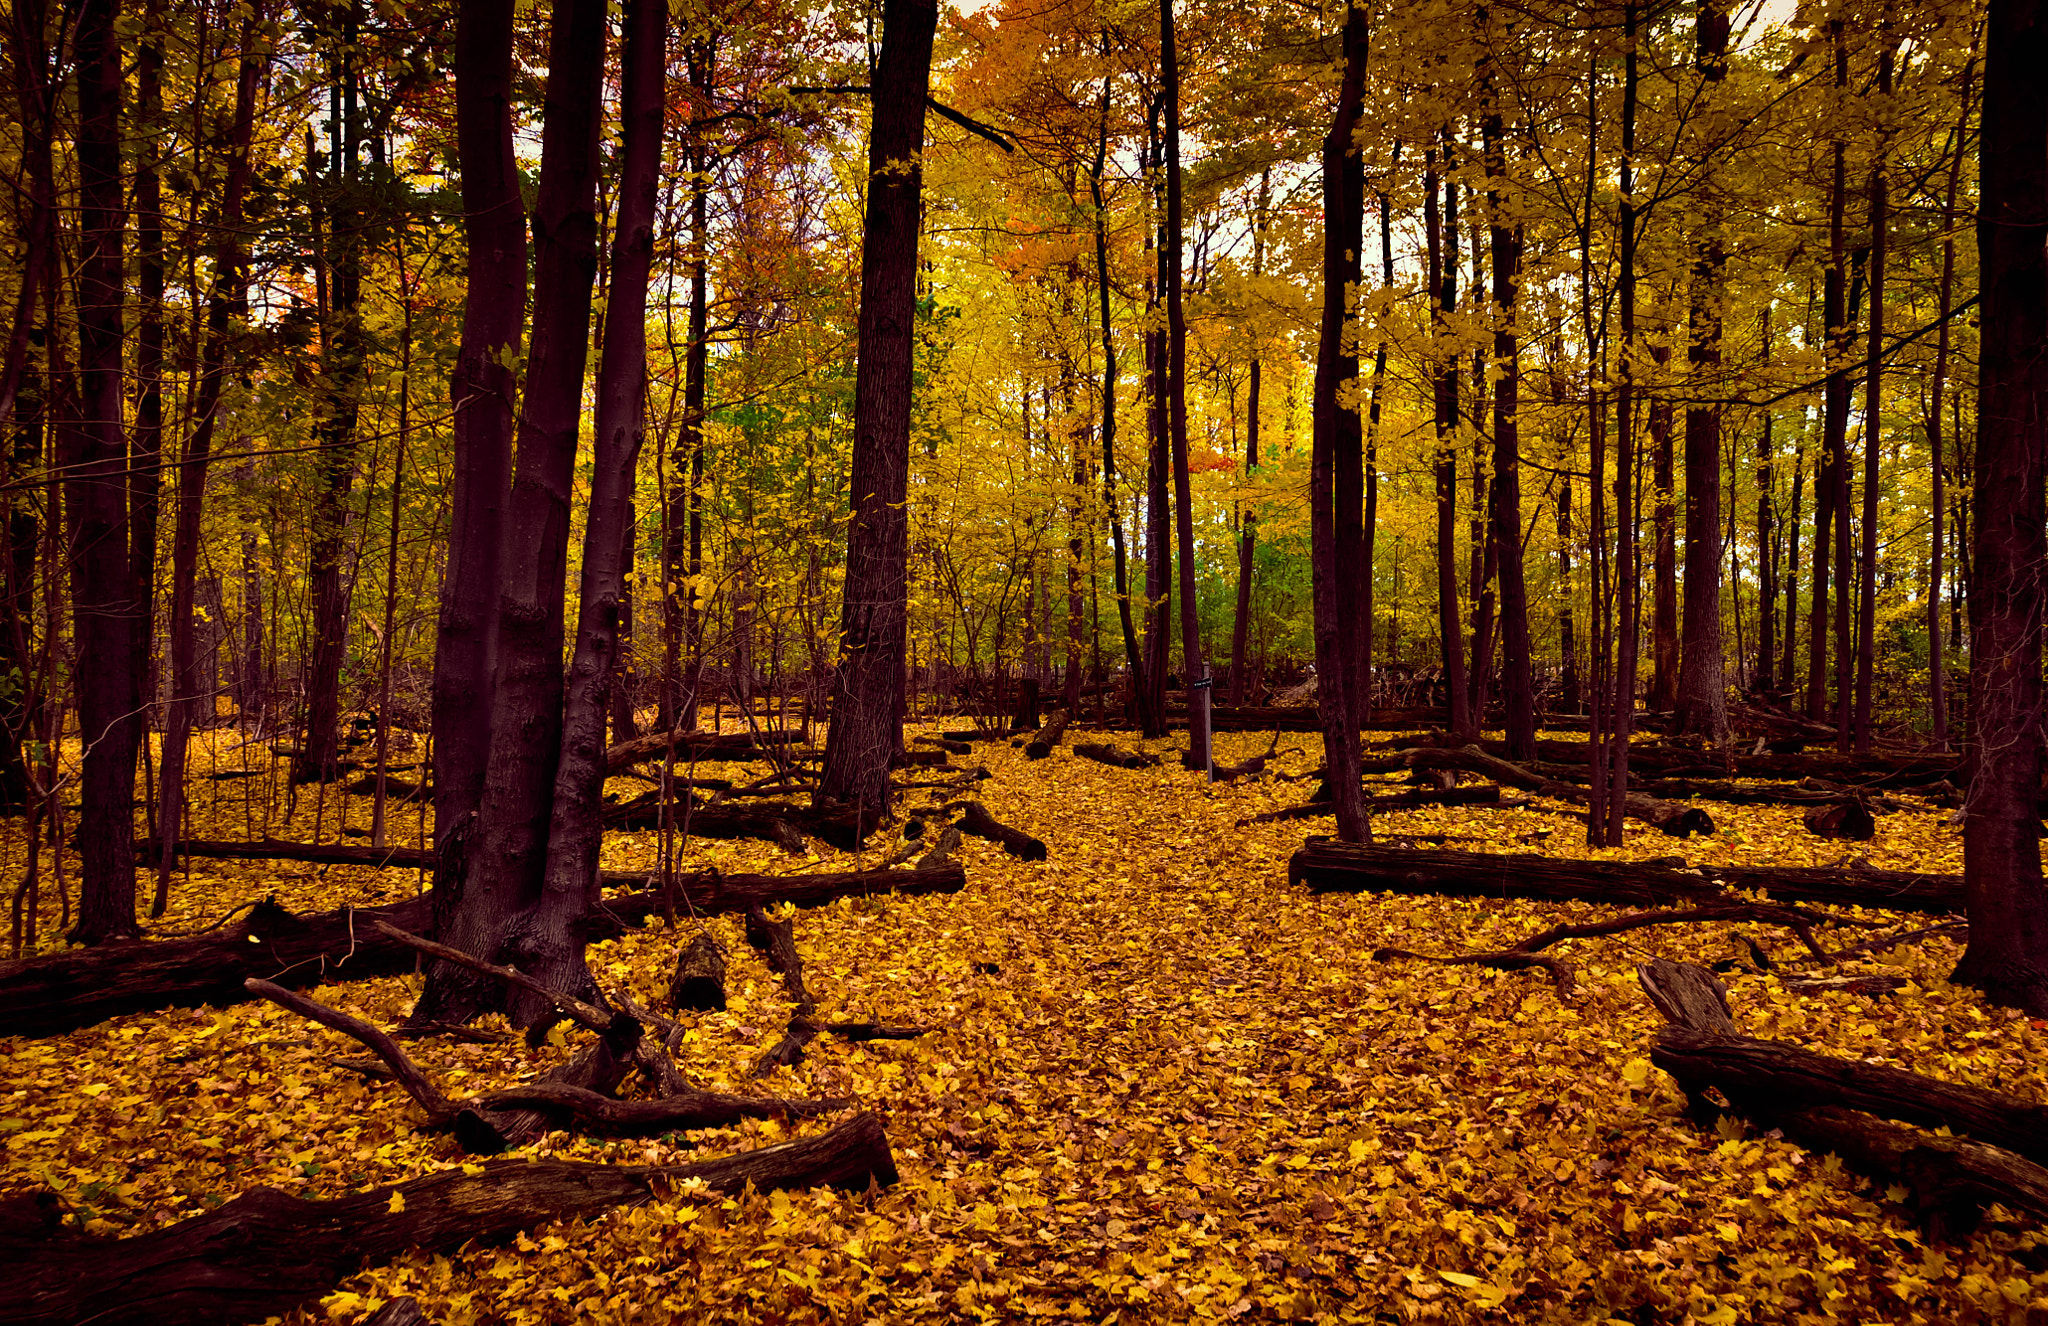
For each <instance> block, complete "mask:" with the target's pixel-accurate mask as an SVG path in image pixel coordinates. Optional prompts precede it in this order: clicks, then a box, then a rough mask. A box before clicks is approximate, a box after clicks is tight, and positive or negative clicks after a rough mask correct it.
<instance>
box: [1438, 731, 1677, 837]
mask: <svg viewBox="0 0 2048 1326" xmlns="http://www.w3.org/2000/svg"><path fill="white" fill-rule="evenodd" d="M1409 765H1410V767H1411V768H1415V769H1462V770H1464V771H1465V772H1467V773H1475V774H1478V775H1479V776H1480V777H1482V778H1490V779H1492V780H1493V781H1494V782H1496V783H1501V784H1503V785H1505V786H1508V787H1513V788H1518V789H1520V790H1521V791H1524V792H1534V793H1535V794H1536V795H1538V796H1545V797H1550V798H1551V799H1553V800H1556V801H1569V802H1572V803H1574V804H1576V805H1581V806H1583V805H1586V804H1588V803H1589V802H1590V800H1591V797H1590V794H1589V793H1588V792H1587V791H1586V789H1584V788H1582V787H1579V786H1577V785H1576V784H1573V783H1565V782H1560V781H1558V780H1557V779H1554V778H1544V777H1542V776H1540V775H1538V774H1534V773H1531V772H1530V771H1529V770H1527V769H1524V768H1522V767H1521V766H1520V765H1516V764H1510V763H1508V762H1507V761H1506V760H1503V759H1499V758H1497V757H1496V756H1492V755H1488V754H1487V753H1486V752H1485V751H1483V750H1481V749H1480V748H1479V747H1477V746H1462V747H1459V748H1457V749H1454V750H1448V749H1441V748H1434V747H1422V748H1419V749H1417V750H1415V751H1413V752H1412V753H1411V754H1410V756H1409ZM1624 809H1625V810H1626V811H1627V813H1628V815H1629V817H1630V818H1631V819H1639V820H1642V821H1643V822H1644V823H1646V824H1649V825H1651V826H1653V827H1655V828H1656V829H1658V830H1660V831H1661V832H1664V833H1668V834H1670V835H1671V836H1672V837H1674V838H1689V837H1691V836H1692V835H1693V834H1696V833H1712V832H1713V831H1714V819H1713V817H1712V816H1711V815H1709V814H1707V812H1706V811H1705V810H1702V809H1701V808H1700V807H1698V806H1687V805H1681V804H1679V803H1678V802H1675V801H1659V800H1657V799H1656V798H1655V797H1650V796H1644V795H1643V794H1642V793H1640V792H1636V791H1631V792H1629V794H1628V796H1627V797H1626V798H1625V800H1624Z"/></svg>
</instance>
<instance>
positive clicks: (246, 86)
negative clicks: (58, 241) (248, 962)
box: [150, 11, 270, 916]
mask: <svg viewBox="0 0 2048 1326" xmlns="http://www.w3.org/2000/svg"><path fill="white" fill-rule="evenodd" d="M264 17H265V15H264V13H263V12H262V11H258V12H257V13H255V14H254V15H253V16H252V17H251V19H250V21H248V22H246V23H244V24H243V25H242V37H241V59H240V62H239V72H238V73H237V74H236V77H235V118H234V121H233V124H232V125H231V127H230V128H229V130H228V147H227V152H228V160H227V179H226V181H225V182H224V184H223V185H222V188H221V201H220V209H219V212H218V213H217V214H216V216H215V219H214V224H215V227H216V229H215V238H214V248H213V288H212V290H211V291H209V292H208V295H207V305H206V345H205V349H204V350H203V351H202V352H201V357H200V358H201V362H200V368H199V381H198V383H197V399H196V400H195V402H194V404H193V409H192V420H193V422H192V433H191V436H190V437H189V438H187V439H186V442H185V448H184V454H183V455H182V456H181V457H180V458H179V464H178V474H177V495H178V502H177V513H176V516H175V517H174V524H173V527H172V531H171V613H170V636H171V641H170V643H171V704H170V710H169V712H168V713H167V715H166V720H167V721H166V722H165V724H164V758H163V782H162V791H161V793H160V796H159V804H160V806H161V809H160V810H159V812H158V815H157V837H158V839H159V840H160V841H161V843H162V844H163V849H162V854H161V856H160V857H159V858H158V860H157V880H156V898H155V900H154V901H153V902H152V904H151V907H150V914H151V915H152V916H160V915H162V914H163V909H164V906H165V904H166V902H167V899H168V890H169V887H170V874H171V867H172V865H173V863H174V861H175V860H176V855H177V853H176V844H177V841H178V839H179V838H180V837H182V836H183V834H184V805H185V759H186V751H187V749H188V747H189V745H190V741H191V733H192V728H193V726H194V722H195V720H196V718H197V716H198V715H197V710H198V708H199V705H200V702H201V700H202V698H206V699H210V691H211V688H210V687H208V686H207V685H206V684H205V676H204V675H203V673H204V670H203V669H202V666H201V663H200V655H199V648H198V630H197V624H196V622H195V620H194V608H195V604H194V601H193V591H194V586H195V583H196V579H197V576H198V573H199V535H200V528H201V520H202V517H203V515H204V512H205V504H206V478H207V467H208V464H209V463H210V461H211V460H212V457H213V434H214V429H215V427H216V426H217V422H218V419H219V415H220V398H221V390H222V388H223V387H224V386H225V384H226V380H227V349H228V337H229V333H230V330H231V328H232V325H233V321H234V318H235V316H236V315H237V314H238V313H239V312H241V310H242V309H243V308H244V307H245V306H246V305H247V302H248V288H249V279H248V272H247V269H246V264H245V259H244V257H243V247H242V246H243V239H242V227H243V217H242V212H243V199H244V197H245V196H246V195H247V193H248V189H249V177H250V157H249V147H250V143H251V142H252V141H253V139H254V136H255V128H256V93H257V89H258V86H259V84H260V83H261V81H262V79H263V76H264V71H265V70H266V68H267V67H268V65H269V61H270V56H269V53H268V51H267V50H264V49H262V48H261V43H262V41H263V38H262V36H261V29H260V27H259V26H258V25H259V23H260V22H261V21H262V19H263V18H264Z"/></svg>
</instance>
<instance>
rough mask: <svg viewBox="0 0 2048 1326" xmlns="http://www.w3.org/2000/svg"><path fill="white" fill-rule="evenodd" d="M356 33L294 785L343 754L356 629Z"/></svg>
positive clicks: (362, 196) (348, 19) (334, 188)
mask: <svg viewBox="0 0 2048 1326" xmlns="http://www.w3.org/2000/svg"><path fill="white" fill-rule="evenodd" d="M357 27H358V15H357V10H356V8H355V5H354V3H353V0H351V3H350V5H349V8H348V10H347V12H346V13H345V15H344V16H343V20H342V30H341V32H340V34H339V41H338V45H339V46H340V47H341V50H340V53H339V54H338V55H337V56H336V57H335V64H336V66H337V78H338V80H339V82H340V84H341V87H340V93H341V95H340V97H339V99H338V105H336V104H332V103H331V104H330V107H329V112H328V113H329V116H330V120H331V121H338V123H335V124H334V128H333V130H332V138H333V140H334V141H333V144H332V146H331V147H330V150H329V153H328V160H327V171H326V177H325V179H324V180H323V181H320V182H319V184H318V185H316V187H321V188H322V192H324V193H325V195H326V196H327V198H328V199H329V200H331V201H330V205H329V207H328V208H327V209H325V210H326V213H327V226H326V244H325V245H324V246H323V253H322V258H323V260H324V261H325V262H326V263H327V266H328V270H329V273H330V276H329V296H328V301H327V310H326V314H327V316H326V319H325V322H324V323H323V326H322V329H321V340H322V344H321V364H320V388H319V389H320V401H319V404H318V407H317V412H318V422H317V424H316V425H315V428H314V432H315V435H316V436H318V438H319V439H320V458H319V463H318V464H317V465H316V466H315V470H316V472H317V473H318V475H319V481H318V483H317V484H316V486H315V489H314V498H313V513H312V517H311V522H312V528H311V530H310V531H309V535H308V539H307V561H306V582H307V585H308V587H309V589H310V591H311V597H312V600H313V621H312V644H311V655H310V657H309V658H308V660H307V661H306V664H305V668H306V671H305V688H304V689H305V696H306V739H305V741H304V743H303V744H302V745H301V746H300V748H299V756H298V758H297V760H295V761H294V762H293V765H292V780H293V781H294V782H300V783H310V782H323V783H324V782H329V781H331V780H332V779H333V778H334V776H335V774H336V772H337V762H338V760H339V757H340V753H341V745H340V743H341V665H342V661H343V660H344V659H345V658H346V657H347V656H348V632H349V620H348V617H349V613H348V600H349V579H348V577H347V576H345V575H344V574H343V567H342V559H343V556H344V554H346V552H347V551H348V546H349V539H348V524H349V509H348V501H349V492H350V490H351V489H352V488H353V487H354V486H355V469H356V424H357V420H358V418H359V416H360V414H361V412H362V386H363V378H364V374H365V371H366V369H367V367H368V364H369V340H368V329H367V328H366V327H365V326H364V324H363V308H362V295H363V245H364V238H363V237H364V234H365V230H366V224H365V223H366V220H367V218H366V216H365V212H366V210H367V207H368V193H367V191H366V190H365V189H364V188H363V187H362V181H361V180H360V179H359V178H358V167H359V165H360V162H361V156H362V138H363V125H362V115H361V113H360V107H359V106H358V105H357V97H356V83H355V80H356V70H355V58H356V57H355V51H356V35H357ZM337 110H338V111H339V115H338V116H336V114H335V112H336V111H337ZM336 149H338V150H336ZM308 164H309V166H310V164H311V163H310V162H309V163H308ZM316 224H317V223H316Z"/></svg>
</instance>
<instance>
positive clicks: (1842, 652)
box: [1816, 19, 1856, 751]
mask: <svg viewBox="0 0 2048 1326" xmlns="http://www.w3.org/2000/svg"><path fill="white" fill-rule="evenodd" d="M1828 31H1829V34H1830V38H1831V40H1832V42H1833V45H1834V53H1835V93H1836V96H1837V98H1843V97H1846V96H1847V90H1848V87H1849V45H1848V38H1847V35H1846V25H1845V24H1844V22H1843V21H1842V20H1841V19H1836V20H1834V21H1833V22H1831V23H1829V24H1828ZM1842 114H1846V111H1845V110H1844V111H1838V112H1837V115H1838V116H1839V115H1842ZM1841 133H1842V130H1841V129H1837V130H1836V135H1837V136H1836V138H1835V141H1834V177H1833V180H1832V182H1831V184H1830V187H1829V193H1828V264H1829V266H1828V275H1829V279H1830V281H1831V282H1832V290H1833V292H1834V296H1835V298H1834V300H1833V301H1832V302H1830V303H1829V305H1828V310H1827V321H1828V327H1827V365H1828V376H1827V388H1826V390H1827V400H1826V426H1827V436H1826V446H1827V467H1828V481H1827V484H1826V485H1825V491H1826V496H1825V497H1824V498H1822V500H1823V501H1825V502H1826V504H1827V507H1828V520H1829V523H1830V525H1831V527H1832V528H1833V530H1834V544H1833V547H1832V548H1831V550H1830V553H1829V556H1830V558H1831V560H1832V561H1833V564H1834V578H1835V584H1834V597H1833V600H1832V607H1833V618H1834V636H1835V640H1834V651H1835V677H1834V684H1835V703H1834V718H1835V744H1836V746H1837V747H1838V748H1840V749H1841V750H1844V751H1846V750H1848V749H1849V739H1850V732H1849V720H1850V703H1851V698H1852V697H1851V686H1852V684H1853V678H1852V671H1851V670H1852V668H1853V667H1854V657H1855V656H1854V653H1853V648H1854V646H1853V644H1852V642H1851V640H1850V638H1849V606H1850V603H1851V602H1852V600H1851V598H1850V594H1851V588H1850V583H1849V576H1850V566H1849V561H1850V544H1849V540H1850V531H1849V405H1850V400H1849V395H1850V389H1849V355H1850V352H1851V350H1852V349H1853V345H1852V341H1851V335H1852V328H1851V324H1852V323H1853V322H1854V321H1855V316H1856V315H1855V313H1854V311H1853V308H1852V307H1851V306H1852V305H1853V303H1854V302H1855V301H1854V297H1853V296H1850V295H1848V282H1849V272H1848V268H1847V253H1848V235H1847V225H1848V210H1849V202H1848V200H1849V192H1848V151H1849V148H1848V144H1847V143H1846V142H1845V141H1844V140H1843V139H1842V137H1841V136H1840V135H1841ZM1816 496H1818V494H1816Z"/></svg>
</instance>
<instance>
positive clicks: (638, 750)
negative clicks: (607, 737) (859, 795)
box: [604, 730, 803, 774]
mask: <svg viewBox="0 0 2048 1326" xmlns="http://www.w3.org/2000/svg"><path fill="white" fill-rule="evenodd" d="M670 735H671V734H669V733H667V732H652V733H649V734H648V735H646V736H644V737H635V738H633V739H632V740H631V741H621V742H619V743H618V744H617V745H615V746H612V747H609V748H608V749H607V750H606V751H605V753H604V765H605V772H606V773H607V774H615V773H618V772H619V771H620V770H621V769H624V768H626V767H628V766H630V765H635V764H640V763H642V762H643V761H646V760H658V759H660V758H661V757H662V756H663V755H664V754H666V753H667V751H668V748H669V740H670ZM674 740H675V755H676V759H677V760H678V761H683V760H694V761H696V762H698V763H704V762H707V761H731V762H746V761H750V760H767V759H773V758H774V757H775V751H774V748H776V747H780V746H794V745H797V744H799V743H800V742H801V741H802V740H803V737H802V736H801V734H799V733H795V732H753V733H748V732H727V733H721V734H713V733H710V732H697V731H694V730H693V731H689V732H678V733H675V734H674Z"/></svg>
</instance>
